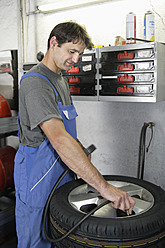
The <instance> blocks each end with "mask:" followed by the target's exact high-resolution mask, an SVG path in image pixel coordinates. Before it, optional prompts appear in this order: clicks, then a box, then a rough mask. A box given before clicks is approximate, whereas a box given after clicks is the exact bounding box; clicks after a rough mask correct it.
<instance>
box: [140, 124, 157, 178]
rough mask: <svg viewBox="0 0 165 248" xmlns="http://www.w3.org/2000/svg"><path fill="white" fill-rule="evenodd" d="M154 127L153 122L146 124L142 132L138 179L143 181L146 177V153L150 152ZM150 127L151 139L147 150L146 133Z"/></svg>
mask: <svg viewBox="0 0 165 248" xmlns="http://www.w3.org/2000/svg"><path fill="white" fill-rule="evenodd" d="M153 126H154V123H153V122H149V123H146V122H145V123H144V125H143V127H142V130H141V134H140V143H139V161H138V172H137V178H138V179H143V176H144V165H145V156H146V152H148V150H149V147H150V145H151V141H152V138H153ZM148 127H149V128H151V138H150V141H149V143H148V146H147V148H146V133H147V128H148Z"/></svg>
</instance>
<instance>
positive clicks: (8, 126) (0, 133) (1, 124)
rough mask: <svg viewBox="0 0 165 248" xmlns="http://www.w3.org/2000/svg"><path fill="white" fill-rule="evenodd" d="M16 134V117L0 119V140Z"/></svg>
mask: <svg viewBox="0 0 165 248" xmlns="http://www.w3.org/2000/svg"><path fill="white" fill-rule="evenodd" d="M17 134H18V117H17V116H13V117H6V118H0V138H2V137H7V136H11V135H17Z"/></svg>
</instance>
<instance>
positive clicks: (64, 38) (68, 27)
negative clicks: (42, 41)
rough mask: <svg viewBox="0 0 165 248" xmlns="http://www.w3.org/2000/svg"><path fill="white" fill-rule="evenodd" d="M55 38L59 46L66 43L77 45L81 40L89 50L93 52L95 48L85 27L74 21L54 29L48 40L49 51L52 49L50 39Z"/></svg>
mask: <svg viewBox="0 0 165 248" xmlns="http://www.w3.org/2000/svg"><path fill="white" fill-rule="evenodd" d="M53 36H55V37H56V39H57V42H58V45H59V46H60V45H62V44H63V43H66V42H72V41H73V42H75V43H77V42H78V41H79V40H82V41H83V42H84V43H85V45H86V48H87V49H89V50H91V49H92V47H93V43H92V41H91V38H90V37H89V35H88V33H87V31H86V29H85V27H82V26H81V25H80V24H78V23H76V22H73V21H69V22H63V23H60V24H58V25H56V26H55V27H54V28H53V30H52V31H51V33H50V36H49V39H48V49H49V48H50V39H51V38H52V37H53Z"/></svg>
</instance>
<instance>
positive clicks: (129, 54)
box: [117, 51, 134, 60]
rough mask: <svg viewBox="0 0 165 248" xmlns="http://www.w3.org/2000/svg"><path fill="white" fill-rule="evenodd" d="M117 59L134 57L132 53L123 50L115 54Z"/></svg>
mask: <svg viewBox="0 0 165 248" xmlns="http://www.w3.org/2000/svg"><path fill="white" fill-rule="evenodd" d="M117 59H118V60H127V59H134V53H128V52H127V51H124V53H119V54H118V56H117Z"/></svg>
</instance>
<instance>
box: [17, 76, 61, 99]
mask: <svg viewBox="0 0 165 248" xmlns="http://www.w3.org/2000/svg"><path fill="white" fill-rule="evenodd" d="M27 77H41V78H43V79H45V80H47V81H48V83H49V84H50V85H51V86H52V88H53V89H54V91H55V93H56V96H57V100H58V101H59V100H60V98H59V95H58V93H57V90H56V89H55V87H54V85H53V84H52V83H51V82H50V80H49V79H48V78H47V77H45V76H44V75H42V74H40V73H38V72H28V73H26V74H24V75H23V76H22V77H21V80H20V82H21V81H22V79H24V78H27Z"/></svg>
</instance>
